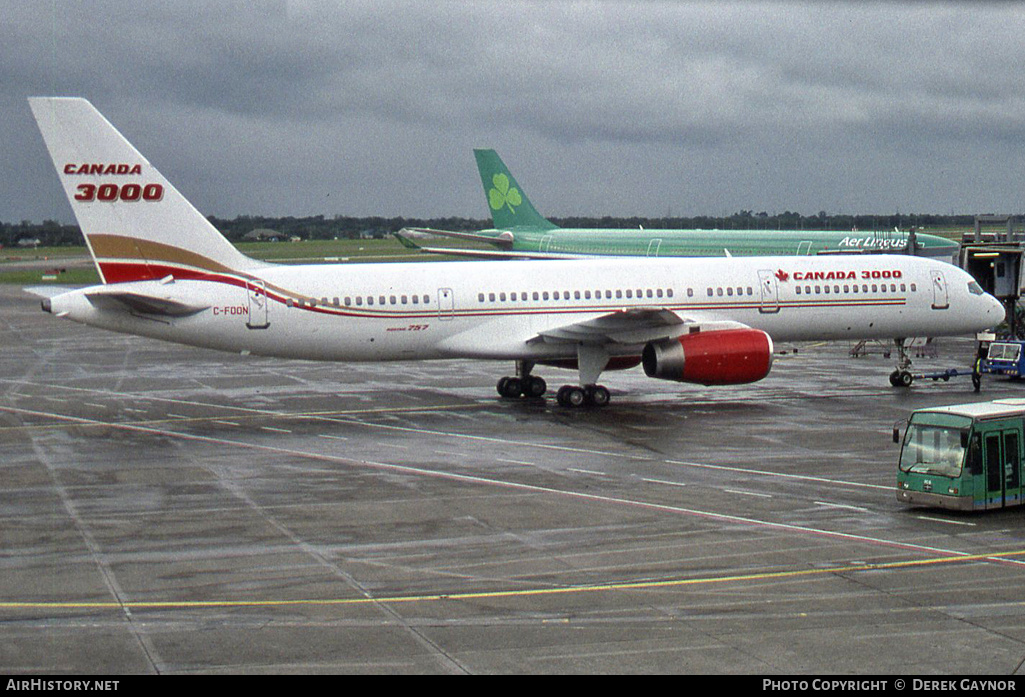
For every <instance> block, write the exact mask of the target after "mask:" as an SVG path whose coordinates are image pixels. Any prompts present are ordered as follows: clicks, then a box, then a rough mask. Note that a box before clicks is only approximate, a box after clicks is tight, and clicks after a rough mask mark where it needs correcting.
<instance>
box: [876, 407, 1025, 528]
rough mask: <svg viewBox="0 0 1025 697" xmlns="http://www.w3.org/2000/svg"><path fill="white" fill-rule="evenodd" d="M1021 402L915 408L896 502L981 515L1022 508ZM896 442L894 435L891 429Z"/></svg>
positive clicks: (1024, 491) (1024, 442) (1024, 419)
mask: <svg viewBox="0 0 1025 697" xmlns="http://www.w3.org/2000/svg"><path fill="white" fill-rule="evenodd" d="M1023 423H1025V399H997V400H994V401H992V402H977V403H973V404H959V405H952V406H946V407H931V408H928V409H919V410H917V411H915V412H913V413H912V414H911V418H910V419H908V425H907V431H906V432H905V434H904V440H903V444H902V445H901V449H900V464H899V466H898V471H897V500H898V501H900V502H901V503H906V504H909V505H914V506H930V507H934V508H951V509H955V510H961V511H981V510H989V509H993V508H1004V507H1007V506H1018V505H1021V503H1022V496H1023V494H1025V487H1023V486H1022V483H1023V479H1025V477H1023V472H1022V462H1023V458H1022V447H1023V445H1025V439H1023V433H1022V430H1023ZM893 435H894V441H895V442H899V440H900V438H899V430H898V429H894V434H893Z"/></svg>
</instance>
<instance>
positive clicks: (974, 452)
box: [968, 433, 982, 475]
mask: <svg viewBox="0 0 1025 697" xmlns="http://www.w3.org/2000/svg"><path fill="white" fill-rule="evenodd" d="M968 473H969V474H975V475H978V474H982V438H981V437H980V436H979V434H978V433H976V434H975V435H973V436H972V442H971V445H969V446H968Z"/></svg>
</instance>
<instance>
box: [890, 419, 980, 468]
mask: <svg viewBox="0 0 1025 697" xmlns="http://www.w3.org/2000/svg"><path fill="white" fill-rule="evenodd" d="M964 452H965V449H964V447H963V446H962V445H961V429H960V428H952V427H950V426H931V425H929V424H916V423H912V424H911V425H910V426H908V432H907V435H905V436H904V447H903V448H902V449H901V453H900V469H901V471H903V472H917V473H920V474H939V475H943V476H945V477H957V476H960V474H961V463H963V462H964Z"/></svg>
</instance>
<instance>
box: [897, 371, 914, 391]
mask: <svg viewBox="0 0 1025 697" xmlns="http://www.w3.org/2000/svg"><path fill="white" fill-rule="evenodd" d="M897 380H898V383H897V384H898V385H899V386H900V387H911V383H913V382H914V381H915V376H914V375H912V374H911V373H910V372H909V371H907V370H902V371H900V375H899V376H898V378H897Z"/></svg>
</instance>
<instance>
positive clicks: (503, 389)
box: [497, 361, 612, 408]
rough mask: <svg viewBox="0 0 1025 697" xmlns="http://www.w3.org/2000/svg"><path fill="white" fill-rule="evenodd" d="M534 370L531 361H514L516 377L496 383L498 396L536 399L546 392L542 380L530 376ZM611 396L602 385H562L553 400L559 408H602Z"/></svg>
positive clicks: (545, 386)
mask: <svg viewBox="0 0 1025 697" xmlns="http://www.w3.org/2000/svg"><path fill="white" fill-rule="evenodd" d="M533 369H534V363H533V362H532V361H516V375H514V376H506V377H504V378H502V379H501V380H499V381H498V385H497V389H498V394H499V395H501V396H502V397H505V398H506V399H518V398H520V397H528V398H531V399H537V398H539V397H543V396H544V394H545V392H547V391H548V384H547V383H546V382H545V381H544V379H542V378H539V377H537V376H536V375H531V374H530V371H531V370H533ZM611 398H612V395H611V394H610V393H609V390H608V388H606V387H605V386H604V385H584V386H580V385H563V386H562V387H560V388H559V391H558V392H557V393H556V394H555V400H556V401H557V402H558V403H559V406H561V407H573V408H576V407H586V406H595V407H603V406H605V405H606V404H608V403H609V400H610V399H611Z"/></svg>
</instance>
